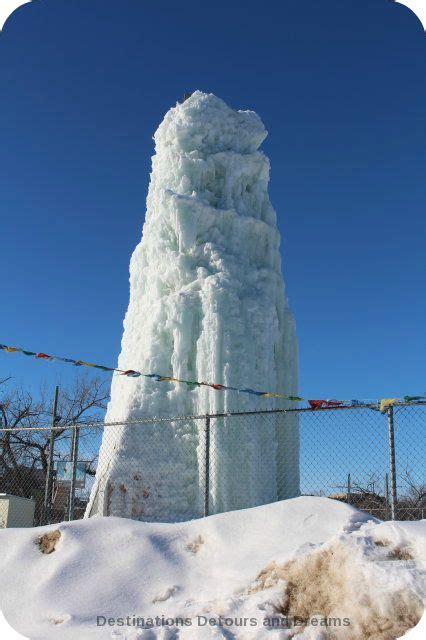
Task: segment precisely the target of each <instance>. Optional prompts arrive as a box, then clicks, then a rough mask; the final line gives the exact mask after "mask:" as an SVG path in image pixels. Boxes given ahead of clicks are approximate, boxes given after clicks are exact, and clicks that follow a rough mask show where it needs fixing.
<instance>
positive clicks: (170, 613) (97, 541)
mask: <svg viewBox="0 0 426 640" xmlns="http://www.w3.org/2000/svg"><path fill="white" fill-rule="evenodd" d="M55 527H56V525H52V526H51V527H43V528H38V529H30V530H25V529H16V530H4V531H2V532H0V545H1V550H2V553H1V556H0V575H1V577H2V579H1V581H0V609H2V610H3V612H4V614H5V615H6V618H7V619H8V620H9V621H10V622H11V623H12V624H13V626H14V627H15V628H17V629H18V630H19V631H20V632H21V633H22V634H23V635H24V636H27V637H29V638H31V639H32V640H50V639H51V638H52V639H53V638H61V640H62V639H63V640H68V639H77V638H78V639H81V638H84V640H92V639H93V640H95V639H101V638H102V639H105V638H126V639H127V640H152V639H155V638H158V639H160V638H161V639H163V640H172V639H174V640H192V639H194V640H195V639H197V640H198V639H201V640H204V639H206V640H208V639H218V638H226V639H227V640H231V639H233V638H236V639H244V640H245V639H249V640H250V639H251V638H253V639H254V638H255V639H263V638H265V639H266V638H268V639H270V640H272V638H277V639H278V638H280V639H283V638H285V639H287V638H290V637H292V633H294V628H293V629H292V630H291V629H286V627H285V624H286V623H289V624H292V623H294V622H296V623H297V632H298V635H297V638H300V640H308V639H309V640H320V639H323V638H335V639H337V640H346V639H350V640H364V638H371V639H374V640H387V639H389V640H390V639H391V638H397V637H398V636H399V635H402V634H403V632H404V631H405V630H406V629H407V628H409V627H410V626H413V625H414V624H416V622H417V621H418V619H419V618H420V615H421V613H422V601H423V598H424V597H425V594H426V587H425V572H424V569H425V560H426V549H425V533H426V522H425V521H423V522H416V523H379V522H377V521H374V520H370V521H368V516H367V514H365V513H361V512H359V511H357V510H355V509H353V508H352V507H350V506H348V505H345V504H342V503H340V502H337V501H333V500H329V499H326V498H309V497H303V498H295V499H292V500H287V501H283V502H278V503H274V504H270V505H266V506H263V507H257V508H254V509H248V510H244V511H238V512H230V513H225V514H220V515H216V516H211V517H209V518H205V519H201V520H193V521H191V522H184V523H176V524H158V523H142V522H136V521H132V520H125V519H119V518H92V519H90V520H85V521H79V522H72V523H63V524H61V525H59V529H60V532H61V536H60V538H59V539H58V540H57V542H56V549H55V551H53V552H52V553H50V554H49V555H45V554H42V553H41V552H40V549H39V547H38V546H37V544H36V542H37V539H38V536H39V535H40V533H43V532H46V531H48V530H51V529H52V528H55ZM97 616H100V617H99V618H98V619H97ZM127 616H129V618H128V620H126V618H127ZM156 616H158V620H156V619H155V618H156ZM138 618H139V620H138ZM347 618H348V619H349V624H347V625H346V624H343V622H342V624H341V626H335V625H337V622H336V623H335V622H334V620H336V619H340V620H341V621H344V620H345V619H347ZM120 619H121V620H120ZM244 619H246V621H245V622H244ZM108 620H110V621H111V625H109V624H108ZM97 621H98V623H99V625H100V626H97ZM210 621H211V622H210ZM121 623H123V624H121ZM127 623H128V624H127ZM212 623H214V624H212ZM325 623H327V624H328V626H325ZM137 625H139V626H137ZM327 634H328V635H327Z"/></svg>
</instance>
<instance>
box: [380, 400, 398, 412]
mask: <svg viewBox="0 0 426 640" xmlns="http://www.w3.org/2000/svg"><path fill="white" fill-rule="evenodd" d="M398 401H399V398H382V399H381V400H380V411H385V409H387V408H388V407H391V406H392V405H393V404H395V402H398Z"/></svg>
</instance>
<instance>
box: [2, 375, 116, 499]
mask: <svg viewBox="0 0 426 640" xmlns="http://www.w3.org/2000/svg"><path fill="white" fill-rule="evenodd" d="M1 391H3V389H0V429H1V428H3V429H9V430H8V431H5V430H3V431H0V490H5V491H9V492H13V493H14V494H16V495H20V496H23V497H30V496H31V495H34V492H35V491H37V488H39V490H40V491H41V490H42V487H43V485H44V479H45V476H46V472H47V467H48V455H49V438H50V431H49V430H46V431H42V430H39V431H38V430H36V428H37V427H45V426H49V425H50V422H51V412H52V399H51V397H49V396H48V394H47V393H46V390H45V389H44V388H42V389H41V390H40V392H39V393H38V394H37V395H35V394H33V393H30V392H28V391H22V390H21V389H17V388H14V389H12V390H11V391H9V392H6V391H3V393H1ZM108 392H109V384H108V382H107V381H106V380H101V379H100V378H89V377H88V376H82V377H79V378H77V379H76V380H75V382H74V383H73V384H72V385H71V386H68V387H65V388H63V389H61V393H60V395H59V406H58V418H57V422H56V425H57V426H58V427H60V428H59V429H58V430H57V431H55V433H54V440H55V450H56V451H57V454H58V455H59V456H60V455H61V451H62V452H63V451H65V450H66V441H67V440H69V438H70V431H69V430H67V426H69V425H72V424H76V423H78V422H81V421H83V420H84V421H91V420H96V419H100V418H102V416H103V412H104V410H105V408H106V402H107V400H108ZM24 429H32V430H28V431H26V430H24Z"/></svg>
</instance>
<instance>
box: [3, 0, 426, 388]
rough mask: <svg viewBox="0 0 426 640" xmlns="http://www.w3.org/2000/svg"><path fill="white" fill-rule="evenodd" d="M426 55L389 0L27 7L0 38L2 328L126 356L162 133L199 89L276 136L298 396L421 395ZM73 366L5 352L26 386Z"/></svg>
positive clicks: (71, 347) (22, 338)
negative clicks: (135, 270) (186, 96)
mask: <svg viewBox="0 0 426 640" xmlns="http://www.w3.org/2000/svg"><path fill="white" fill-rule="evenodd" d="M425 53H426V35H425V34H424V32H423V30H422V27H421V25H420V22H419V21H418V20H417V18H416V17H415V16H414V14H413V13H411V12H410V11H409V10H408V9H407V8H406V7H404V6H402V5H400V4H396V3H393V2H391V1H390V0H321V2H318V0H304V2H296V1H291V2H290V1H289V0H283V1H282V2H280V3H278V2H275V1H274V2H272V1H270V0H264V1H263V2H247V1H245V2H235V1H234V0H228V1H226V2H222V1H215V2H214V3H207V5H206V4H205V3H200V2H199V1H197V2H194V1H193V0H187V1H186V2H184V3H178V2H168V3H166V2H163V1H162V0H159V1H157V2H155V3H154V2H144V1H142V0H84V1H83V0H72V1H69V0H35V1H33V2H32V3H31V4H27V5H24V6H22V7H21V8H20V9H18V11H17V12H16V13H15V14H14V15H13V16H12V17H11V18H10V19H9V20H8V22H7V23H6V25H5V28H4V31H3V32H2V33H1V34H0V67H1V68H0V78H1V83H0V140H1V145H0V183H1V188H0V211H1V251H0V265H1V267H0V268H1V282H2V285H1V290H2V296H1V308H2V313H1V331H0V342H2V343H6V344H11V345H16V346H22V347H24V348H29V349H33V350H44V351H46V352H51V353H56V354H58V355H65V356H71V357H76V358H82V359H87V360H90V361H95V362H96V361H97V362H100V363H105V364H109V363H112V365H114V364H115V363H116V360H117V355H118V352H119V347H120V338H121V330H122V319H123V316H124V312H125V309H126V306H127V302H128V263H129V258H130V255H131V252H132V250H133V248H134V246H135V244H136V243H137V242H138V241H139V238H140V234H141V228H142V223H143V219H144V209H145V197H146V191H147V186H148V179H149V171H150V158H151V155H152V153H153V141H152V138H151V136H152V134H153V132H154V130H155V129H156V127H157V125H158V124H159V122H160V121H161V119H162V117H163V115H164V113H165V112H166V111H167V110H168V109H169V107H170V106H172V105H173V104H174V103H175V102H176V100H177V99H179V98H180V97H181V96H182V94H183V93H184V92H185V91H190V90H194V89H196V88H199V89H202V90H204V91H212V92H214V93H216V94H217V95H218V96H220V97H222V98H223V99H224V100H225V101H226V102H228V103H229V104H230V105H231V106H233V107H235V108H242V109H247V108H250V109H254V110H255V111H257V112H258V113H259V114H260V116H261V117H262V119H263V121H264V122H265V125H266V127H267V129H268V131H269V137H268V138H267V140H266V142H265V143H264V146H263V148H264V151H265V152H266V153H267V154H268V156H269V157H270V160H271V165H272V173H271V189H270V192H271V199H272V202H273V204H274V206H275V208H276V210H277V213H278V219H279V226H280V230H281V233H282V247H283V268H284V273H285V278H286V282H287V293H288V296H289V299H290V303H291V306H292V309H293V311H294V314H295V317H296V322H297V331H298V337H299V344H300V382H301V384H300V389H301V392H302V393H303V394H306V396H308V397H317V398H318V397H319V398H321V397H344V398H354V397H355V398H356V397H358V398H363V397H376V396H394V395H399V394H405V393H413V394H414V393H418V392H422V391H424V390H425V389H426V379H425V377H424V360H425V346H424V345H425V311H426V302H425V286H424V284H425V251H426V242H425V240H426V233H425V232H426V220H425V192H426V186H425V149H426V134H425V113H426V84H425V71H426V58H425ZM75 374H76V369H75V368H74V369H73V368H72V367H70V368H68V369H67V368H66V366H65V365H62V366H61V365H55V364H47V363H42V362H37V361H35V360H28V359H25V358H24V357H23V356H20V355H7V354H5V353H3V354H2V353H0V377H4V376H7V375H12V376H13V377H14V382H16V383H20V384H22V385H23V386H32V385H38V383H39V382H41V381H44V382H45V383H47V384H48V385H52V386H53V385H54V384H55V382H56V381H57V380H58V379H61V380H62V381H64V380H70V379H71V377H72V376H73V375H75ZM247 383H248V384H249V383H250V381H249V380H248V381H247ZM129 384H131V381H130V380H129Z"/></svg>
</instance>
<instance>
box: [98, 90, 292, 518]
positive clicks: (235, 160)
mask: <svg viewBox="0 0 426 640" xmlns="http://www.w3.org/2000/svg"><path fill="white" fill-rule="evenodd" d="M266 135H267V132H266V130H265V127H264V126H263V124H262V121H261V120H260V118H259V116H258V115H257V114H256V113H254V112H252V111H235V110H234V109H231V108H230V107H228V106H227V105H226V104H225V103H224V102H223V101H222V100H220V99H219V98H217V97H216V96H214V95H212V94H205V93H202V92H201V91H196V92H195V93H194V94H193V95H192V96H191V97H190V98H189V99H188V100H186V101H185V102H184V103H183V104H178V105H176V107H174V108H172V109H170V110H169V111H168V113H167V114H166V116H165V118H164V120H163V122H162V123H161V124H160V126H159V128H158V130H157V132H156V134H155V155H154V157H153V159H152V173H151V180H150V186H149V192H148V197H147V208H146V217H145V223H144V227H143V234H142V240H141V242H140V244H139V245H138V246H137V247H136V249H135V251H134V253H133V256H132V259H131V263H130V302H129V307H128V310H127V313H126V317H125V320H124V334H123V339H122V348H121V354H120V357H119V361H118V366H119V368H120V369H123V370H127V369H130V368H132V369H138V370H140V371H143V372H147V373H148V372H154V373H155V372H157V373H160V374H162V375H166V376H172V377H176V378H181V379H184V380H195V381H200V382H201V381H208V382H216V383H219V384H223V385H228V386H234V387H240V388H245V387H251V388H254V389H261V390H262V389H265V390H268V391H272V392H280V393H285V394H290V395H296V394H297V344H296V338H295V328H294V322H293V318H292V315H291V313H290V310H289V306H288V303H287V299H286V297H285V293H284V282H283V277H282V273H281V258H280V252H279V244H280V236H279V232H278V228H277V224H276V215H275V211H274V209H273V207H272V205H271V203H270V201H269V196H268V182H269V161H268V159H267V158H266V156H265V155H264V154H263V153H262V152H261V151H259V150H258V147H259V145H260V144H261V142H262V141H263V140H264V138H265V137H266ZM274 406H276V401H274V400H271V399H269V400H268V399H265V398H262V399H259V398H257V397H256V396H253V395H248V394H246V393H241V394H237V393H235V392H218V391H215V390H212V389H209V388H207V387H191V386H186V385H182V384H173V383H169V382H162V383H161V384H158V383H155V382H153V381H152V380H149V379H146V378H136V379H129V378H126V377H123V376H119V375H118V376H114V378H113V383H112V388H111V401H110V403H109V406H108V412H107V416H106V420H107V421H115V420H122V421H126V420H135V419H139V418H144V417H145V418H146V417H152V416H176V415H199V414H206V413H220V412H224V411H231V410H239V411H244V410H253V409H256V408H262V409H265V408H266V409H268V408H273V407H274ZM280 406H281V407H283V408H285V403H283V402H282V401H281V402H280ZM203 428H204V425H203V423H202V421H198V422H197V421H194V420H188V421H186V422H169V423H167V422H164V423H162V424H161V425H152V424H151V425H149V424H145V425H143V426H141V427H138V426H135V425H129V426H126V427H123V428H122V429H118V428H117V427H114V429H111V430H109V429H105V434H104V439H103V443H102V448H101V454H100V462H99V466H98V476H97V478H96V482H95V487H94V491H93V493H92V500H91V503H90V506H89V514H90V515H94V514H100V515H114V516H120V517H131V518H134V519H139V520H145V521H161V522H164V521H170V522H172V521H179V520H187V519H189V518H191V517H198V516H200V515H201V514H202V505H203V468H204V465H205V460H204V446H203ZM211 445H212V446H211V450H212V460H211V477H210V487H211V496H210V499H211V509H210V512H211V513H218V512H220V511H227V510H232V509H238V508H245V507H251V506H256V505H259V504H265V503H267V502H272V501H274V500H278V499H282V498H289V497H294V496H296V495H298V493H299V435H298V423H297V416H295V415H288V416H286V417H285V419H284V418H283V417H281V418H280V417H277V418H276V419H274V420H270V421H265V420H263V421H259V420H258V419H256V418H253V417H247V418H245V419H244V420H240V421H239V422H237V421H236V420H233V421H231V420H228V419H226V418H225V419H222V420H221V421H215V423H214V425H212V441H211ZM236 470H238V471H236Z"/></svg>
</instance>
